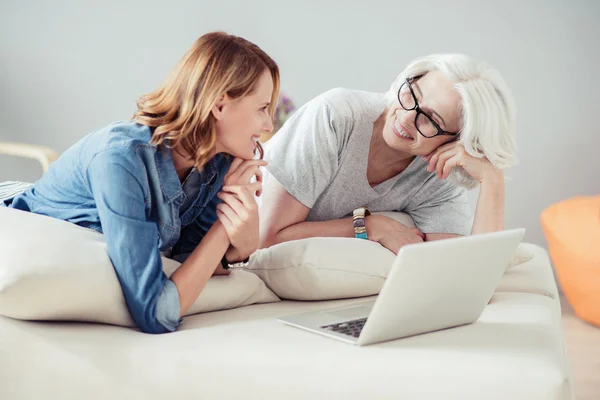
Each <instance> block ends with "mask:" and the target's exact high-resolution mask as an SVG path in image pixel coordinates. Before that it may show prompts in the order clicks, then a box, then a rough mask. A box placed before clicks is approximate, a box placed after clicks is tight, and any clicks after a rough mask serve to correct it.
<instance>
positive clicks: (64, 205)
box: [4, 32, 279, 333]
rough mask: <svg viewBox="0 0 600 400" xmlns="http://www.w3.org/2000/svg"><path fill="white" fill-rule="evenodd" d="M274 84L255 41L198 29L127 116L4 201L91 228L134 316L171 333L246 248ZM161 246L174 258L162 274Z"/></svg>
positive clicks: (271, 66) (152, 329)
mask: <svg viewBox="0 0 600 400" xmlns="http://www.w3.org/2000/svg"><path fill="white" fill-rule="evenodd" d="M278 92H279V70H278V67H277V64H276V63H275V62H274V61H273V60H272V59H271V58H270V57H269V56H268V55H267V54H266V53H265V52H263V51H262V50H261V49H260V48H259V47H257V46H256V45H254V44H252V43H250V42H248V41H247V40H244V39H242V38H239V37H236V36H231V35H228V34H225V33H221V32H214V33H209V34H206V35H204V36H202V37H200V38H199V39H198V40H197V41H196V42H195V43H194V45H193V46H192V47H191V48H190V49H189V51H188V52H187V53H186V54H185V56H184V57H183V59H182V60H181V61H180V62H179V64H178V65H177V66H176V67H175V69H174V70H173V71H172V73H171V74H170V75H169V77H168V78H167V79H166V80H165V81H164V82H163V84H162V85H161V86H160V87H159V88H158V89H157V90H156V91H154V92H152V93H149V94H147V95H145V96H142V97H140V99H139V100H138V102H137V105H138V109H137V111H136V113H135V115H134V117H133V120H131V121H125V122H117V123H113V124H111V125H109V126H107V127H105V128H102V129H100V130H98V131H96V132H93V133H91V134H89V135H88V136H86V137H84V138H83V139H81V140H80V141H79V142H77V143H76V144H75V145H74V146H72V147H71V148H69V149H68V150H67V151H66V152H65V153H64V154H63V155H62V156H61V157H60V158H59V159H58V160H57V161H56V162H54V163H53V164H52V165H51V166H50V169H49V170H48V171H47V172H46V174H44V176H43V177H42V178H41V180H39V181H38V182H36V184H35V185H34V186H33V187H31V188H29V189H28V190H26V191H25V192H23V193H21V194H19V195H17V196H16V197H14V198H12V199H9V200H5V201H4V204H5V205H8V206H9V207H12V208H16V209H20V210H26V211H30V212H34V213H39V214H43V215H47V216H51V217H55V218H59V219H62V220H65V221H69V222H72V223H74V224H77V225H80V226H83V227H86V228H90V229H94V230H97V231H99V232H101V233H103V234H104V236H105V240H106V243H107V248H108V254H109V256H110V259H111V261H112V263H113V265H114V268H115V271H116V273H117V276H118V278H119V281H120V283H121V286H122V289H123V293H124V295H125V299H126V301H127V305H128V307H129V310H130V312H131V315H132V317H133V319H134V320H135V322H136V323H137V325H138V326H139V327H140V328H141V330H142V331H144V332H148V333H164V332H169V331H174V330H175V329H176V328H177V326H178V325H179V323H180V322H181V316H182V315H183V314H184V313H185V312H186V310H187V309H188V308H189V307H190V306H191V305H192V304H193V302H194V301H195V300H196V299H197V298H198V295H199V294H200V292H201V291H202V289H203V288H204V286H205V285H206V283H207V281H208V280H209V278H210V277H211V275H213V274H214V273H217V274H219V273H226V271H225V270H224V268H223V267H226V266H227V264H228V263H232V262H237V261H241V260H244V259H246V258H247V257H248V256H249V255H250V254H251V253H253V252H254V251H255V250H256V248H257V247H258V244H259V238H258V223H259V222H258V206H257V205H256V202H255V200H254V196H255V194H257V193H260V191H261V185H262V179H261V173H260V171H259V167H261V166H264V165H266V163H265V162H264V161H262V160H255V159H254V155H255V152H256V151H259V152H260V153H261V154H260V155H261V157H262V149H261V147H260V145H259V144H258V142H257V140H258V138H259V137H260V134H261V133H262V132H265V131H266V132H270V131H272V129H273V124H272V121H273V114H274V110H275V105H276V104H275V103H276V99H277V98H278ZM255 176H256V178H257V179H253V178H254V177H255ZM161 251H162V252H168V253H170V254H171V256H172V257H173V258H174V259H176V260H178V261H180V262H182V264H181V266H180V267H179V269H177V271H175V272H174V273H173V275H172V276H171V278H170V279H167V277H166V275H165V274H164V273H163V270H162V264H161V258H160V256H161Z"/></svg>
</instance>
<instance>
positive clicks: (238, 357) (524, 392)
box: [0, 293, 572, 400]
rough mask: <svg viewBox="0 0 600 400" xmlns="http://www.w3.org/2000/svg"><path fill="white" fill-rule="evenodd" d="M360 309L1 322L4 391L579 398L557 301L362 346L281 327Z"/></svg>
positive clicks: (510, 303) (533, 298)
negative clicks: (164, 319) (138, 322)
mask: <svg viewBox="0 0 600 400" xmlns="http://www.w3.org/2000/svg"><path fill="white" fill-rule="evenodd" d="M366 300H370V298H367V299H366ZM359 301H360V300H357V299H353V300H343V301H329V302H292V301H284V302H278V303H272V304H260V305H252V306H248V307H243V308H238V309H233V310H227V311H219V312H212V313H205V314H198V315H194V316H191V317H188V318H186V320H185V321H184V322H183V323H182V325H181V327H180V329H179V330H178V331H177V332H174V333H169V334H166V335H158V336H156V335H144V334H142V333H139V332H137V331H134V330H130V329H125V328H120V327H114V326H107V325H92V324H81V323H76V324H66V323H34V322H26V321H16V320H9V319H6V318H2V317H0V337H2V340H1V341H0V354H2V357H3V361H4V362H6V364H7V365H10V366H11V368H10V369H5V370H4V371H3V374H2V378H3V379H4V381H3V386H2V391H3V394H5V397H6V398H41V397H44V398H54V397H56V398H86V399H96V398H123V397H124V396H128V395H130V394H131V393H135V394H137V397H139V398H144V399H164V397H165V396H168V397H171V398H196V397H198V394H201V395H202V396H201V397H202V398H205V399H239V398H249V399H250V398H251V399H290V398H291V399H310V398H316V399H322V398H344V399H346V400H353V399H360V400H364V399H375V398H377V399H483V398H484V399H486V400H496V399H497V400H500V399H502V400H505V399H511V400H542V399H543V400H563V399H564V400H566V399H571V398H572V397H571V379H570V374H569V371H568V367H567V363H566V359H565V353H564V347H563V342H562V337H561V327H560V315H559V307H558V304H557V301H556V300H554V299H551V298H550V297H547V296H539V295H534V294H525V293H497V294H496V295H494V297H493V299H492V302H491V304H489V305H488V306H487V307H486V309H485V311H484V313H483V315H482V317H481V318H480V320H479V321H478V322H477V323H475V324H472V325H467V326H463V327H459V328H454V329H448V330H443V331H439V332H435V333H430V334H424V335H419V336H414V337H410V338H406V339H400V340H395V341H390V342H386V343H381V344H375V345H371V346H366V347H360V348H359V347H355V346H352V345H349V344H345V343H342V342H339V341H336V340H333V339H329V338H327V337H324V336H320V335H317V334H313V333H310V332H306V331H303V330H300V329H297V328H294V327H290V326H287V325H284V324H281V323H279V322H277V321H276V320H275V317H276V316H280V315H287V314H290V313H296V312H304V311H310V310H317V309H322V308H323V307H335V306H340V305H349V304H354V303H357V302H359ZM57 365H59V366H60V368H57ZM65 376H68V377H69V380H68V382H66V381H65V380H64V377H65ZM30 381H35V383H36V384H35V385H31V384H28V383H29V382H30ZM134 398H135V397H134Z"/></svg>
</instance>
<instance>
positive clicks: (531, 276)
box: [496, 243, 558, 299]
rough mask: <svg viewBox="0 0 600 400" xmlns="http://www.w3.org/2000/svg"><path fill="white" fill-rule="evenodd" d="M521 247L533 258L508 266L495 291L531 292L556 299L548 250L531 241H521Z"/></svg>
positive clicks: (555, 287) (556, 289)
mask: <svg viewBox="0 0 600 400" xmlns="http://www.w3.org/2000/svg"><path fill="white" fill-rule="evenodd" d="M521 247H522V249H523V250H524V251H526V252H527V253H529V254H532V255H533V258H532V259H531V260H529V261H526V262H524V263H521V264H519V265H516V266H514V267H512V268H509V269H508V270H507V271H506V272H505V273H504V276H503V277H502V281H501V283H500V285H499V286H498V288H496V292H520V293H532V294H540V295H543V296H548V297H551V298H553V299H558V287H557V286H556V280H555V279H554V270H553V269H552V264H551V263H550V258H549V257H548V252H547V251H546V250H545V249H544V248H542V247H540V246H537V245H535V244H531V243H523V244H521Z"/></svg>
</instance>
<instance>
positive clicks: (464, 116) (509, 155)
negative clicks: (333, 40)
mask: <svg viewBox="0 0 600 400" xmlns="http://www.w3.org/2000/svg"><path fill="white" fill-rule="evenodd" d="M430 71H440V72H442V73H443V74H444V75H445V76H446V77H447V78H448V79H449V80H450V81H451V82H452V83H453V84H454V88H456V90H457V91H458V93H459V95H460V97H461V100H462V102H461V104H460V109H459V111H460V113H461V120H460V124H461V125H462V129H461V130H460V136H459V140H460V142H461V143H462V145H463V146H464V148H465V151H466V152H467V153H468V154H470V155H472V156H474V157H478V158H481V157H483V156H485V157H486V158H487V159H488V160H489V161H490V162H491V163H492V164H493V165H494V166H496V167H497V168H499V169H504V168H508V167H511V166H513V165H516V164H517V162H518V161H517V155H516V153H517V145H516V142H515V118H516V105H515V102H514V99H513V97H512V93H511V92H510V90H509V88H508V86H507V85H506V83H505V82H504V79H502V76H500V73H499V72H498V71H496V70H495V69H493V68H491V67H490V66H489V65H487V64H485V63H483V62H480V61H477V60H474V59H473V58H471V57H469V56H466V55H463V54H433V55H430V56H426V57H421V58H417V59H415V60H413V61H412V62H411V63H410V64H409V65H408V66H407V67H406V69H404V71H402V72H401V73H400V75H398V78H396V81H395V82H394V83H392V86H391V87H390V90H389V91H388V93H387V97H388V104H390V105H391V104H394V102H397V101H398V97H397V95H398V89H399V88H400V85H402V83H404V81H405V80H406V79H407V78H412V77H415V76H419V75H423V74H425V73H427V72H430ZM450 178H451V179H452V180H453V181H454V183H456V184H458V185H460V186H464V187H467V188H473V187H474V186H476V184H477V183H476V182H475V181H474V180H473V179H472V178H471V177H470V176H469V174H467V173H466V172H465V171H464V170H463V169H462V168H454V169H453V170H452V173H451V176H450Z"/></svg>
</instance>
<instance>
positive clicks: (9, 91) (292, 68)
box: [0, 0, 600, 244]
mask: <svg viewBox="0 0 600 400" xmlns="http://www.w3.org/2000/svg"><path fill="white" fill-rule="evenodd" d="M95 3H98V2H95ZM167 4H169V5H168V6H167ZM367 4H368V5H367ZM599 17H600V2H596V1H594V0H589V1H583V0H580V1H572V2H566V1H558V0H554V1H541V0H540V1H535V0H531V1H517V0H505V1H502V2H497V1H477V0H472V1H467V0H464V1H459V0H455V1H452V2H450V1H444V0H439V1H434V0H420V1H410V2H409V1H399V0H397V1H376V0H371V1H368V2H367V1H364V0H360V1H348V0H346V1H325V0H321V1H302V2H301V1H295V2H291V1H285V0H272V1H262V2H259V1H243V0H238V1H213V2H206V1H197V0H196V1H192V0H190V1H185V0H171V1H170V2H164V1H152V0H145V1H141V0H131V1H126V0H123V1H112V2H110V1H106V2H104V3H103V4H100V5H99V4H93V3H92V2H90V1H59V0H56V1H53V2H48V1H41V0H37V1H7V0H3V1H0V141H2V140H10V141H23V142H29V143H37V144H44V145H49V146H52V147H54V148H55V149H56V150H58V151H59V152H62V151H64V150H65V149H66V148H67V147H68V146H70V145H71V144H72V143H74V142H75V141H77V140H78V139H79V138H80V137H82V136H84V135H85V134H86V133H88V132H90V131H92V130H94V129H97V128H99V127H102V126H103V125H105V124H107V123H109V122H110V121H113V120H116V119H125V118H129V117H130V115H131V114H132V112H133V111H134V102H135V99H136V98H137V97H138V96H139V95H140V94H143V93H145V92H148V91H151V90H153V89H154V88H155V87H156V86H157V85H158V83H159V82H160V81H161V80H162V79H163V78H164V76H165V74H166V73H167V72H168V71H169V70H170V69H171V67H172V66H174V64H175V63H176V62H177V60H178V59H179V58H180V57H181V56H182V55H183V53H184V52H185V50H186V49H187V48H188V47H189V45H190V44H191V43H192V42H193V40H194V39H196V38H197V37H198V36H200V35H201V34H203V33H205V32H208V31H211V30H216V29H221V30H226V31H228V32H230V33H234V34H237V35H240V36H244V37H246V38H248V39H250V40H252V41H254V42H255V43H257V44H258V45H259V46H261V47H262V48H263V49H265V50H266V51H267V52H268V53H270V54H271V55H272V56H273V57H274V58H275V60H277V61H278V63H279V65H280V67H281V70H282V75H283V89H284V90H285V91H286V92H287V93H289V94H290V95H291V96H292V97H293V99H294V100H295V101H296V102H297V103H298V104H301V103H304V102H306V101H307V100H309V99H310V98H312V97H313V96H315V95H317V94H318V93H320V92H323V91H325V90H327V89H330V88H332V87H337V86H344V87H348V88H354V89H363V90H371V91H385V90H387V88H388V87H389V84H390V83H391V81H392V80H393V79H394V78H395V77H396V75H397V74H398V73H399V72H400V70H401V69H402V68H403V67H404V66H405V65H406V64H407V63H408V62H409V61H410V60H411V59H413V58H415V57H417V56H421V55H426V54H429V53H434V52H464V53H467V54H470V55H472V56H475V57H477V58H481V59H484V60H486V61H488V62H489V63H491V64H492V65H494V66H496V67H497V68H498V69H499V70H500V71H501V72H502V73H503V75H504V77H505V79H506V81H507V82H508V84H509V85H510V86H511V87H512V89H513V91H514V94H515V97H516V100H517V103H518V106H519V120H518V134H519V137H518V143H519V147H520V159H521V164H520V165H519V166H518V167H515V168H513V169H512V170H510V172H509V175H510V176H511V178H512V181H511V182H510V183H509V184H508V186H507V206H506V211H507V226H508V227H517V226H525V227H526V228H527V229H528V234H527V237H526V239H527V240H528V241H531V242H535V243H539V244H544V243H545V241H544V238H543V235H542V233H541V230H540V227H539V215H540V212H541V211H542V209H543V208H544V207H546V206H547V205H549V204H551V203H553V202H555V201H558V200H561V199H564V198H566V197H570V196H576V195H590V194H600V180H599V178H598V177H597V172H598V170H599V168H598V167H599V165H600V162H599V161H598V157H599V155H598V154H597V153H598V151H599V149H600V128H598V125H597V124H598V117H599V115H598V114H599V111H600V109H599V107H598V105H599V104H600V94H599V93H600V83H599V79H598V73H599V72H598V71H599V70H600V69H599V67H600V50H599V49H600V46H599V43H598V41H599V39H600V28H599V25H598V23H597V21H598V18H599ZM38 174H39V169H38V167H37V166H36V165H35V163H34V162H28V161H18V160H15V159H10V158H6V157H3V158H2V159H0V181H1V180H7V179H24V180H34V179H37V177H38ZM475 196H476V193H473V196H472V199H473V201H474V199H475Z"/></svg>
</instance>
